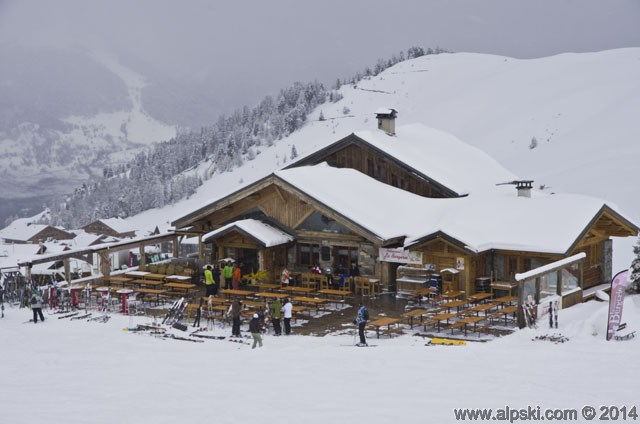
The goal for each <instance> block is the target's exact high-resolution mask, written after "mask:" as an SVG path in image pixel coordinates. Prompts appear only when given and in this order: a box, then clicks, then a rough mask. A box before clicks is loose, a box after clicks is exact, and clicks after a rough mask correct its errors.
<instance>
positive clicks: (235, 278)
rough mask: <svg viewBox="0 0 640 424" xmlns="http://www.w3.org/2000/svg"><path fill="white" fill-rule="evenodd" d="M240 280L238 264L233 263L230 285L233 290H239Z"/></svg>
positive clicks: (240, 274)
mask: <svg viewBox="0 0 640 424" xmlns="http://www.w3.org/2000/svg"><path fill="white" fill-rule="evenodd" d="M241 280H242V273H241V272H240V267H239V266H238V264H235V265H233V272H232V273H231V287H232V288H233V289H234V290H240V281H241Z"/></svg>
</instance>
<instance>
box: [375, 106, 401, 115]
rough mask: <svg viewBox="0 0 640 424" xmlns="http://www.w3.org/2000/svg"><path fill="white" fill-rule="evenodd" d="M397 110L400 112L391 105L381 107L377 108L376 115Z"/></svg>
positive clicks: (389, 113)
mask: <svg viewBox="0 0 640 424" xmlns="http://www.w3.org/2000/svg"><path fill="white" fill-rule="evenodd" d="M397 112H398V111H397V110H395V109H393V108H390V107H381V108H379V109H378V110H376V115H391V114H393V113H397Z"/></svg>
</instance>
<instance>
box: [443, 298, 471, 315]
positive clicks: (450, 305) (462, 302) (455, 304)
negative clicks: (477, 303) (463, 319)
mask: <svg viewBox="0 0 640 424" xmlns="http://www.w3.org/2000/svg"><path fill="white" fill-rule="evenodd" d="M466 304H468V302H467V301H466V300H453V301H451V302H442V303H441V305H440V306H442V307H443V308H445V309H446V310H447V312H449V310H450V309H451V308H456V312H460V307H461V306H464V305H466Z"/></svg>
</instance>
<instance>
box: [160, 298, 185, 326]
mask: <svg viewBox="0 0 640 424" xmlns="http://www.w3.org/2000/svg"><path fill="white" fill-rule="evenodd" d="M183 304H184V307H183ZM186 307H187V303H186V302H185V301H184V297H181V298H180V299H177V300H175V301H174V302H173V303H172V304H171V307H170V308H169V310H168V311H167V315H166V316H165V317H164V319H163V320H162V323H163V324H167V325H172V324H173V323H174V322H177V321H178V317H179V316H180V318H182V316H181V314H184V310H185V309H186Z"/></svg>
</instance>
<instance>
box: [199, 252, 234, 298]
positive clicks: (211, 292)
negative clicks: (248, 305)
mask: <svg viewBox="0 0 640 424" xmlns="http://www.w3.org/2000/svg"><path fill="white" fill-rule="evenodd" d="M221 277H224V286H225V287H224V288H225V289H234V290H239V289H240V281H241V280H242V272H241V271H240V267H239V266H238V264H236V263H234V264H232V263H231V262H230V261H229V262H226V263H225V265H224V267H223V268H222V269H220V267H219V266H218V265H206V266H205V267H204V285H205V288H206V292H205V296H215V295H216V294H217V293H218V288H219V287H220V286H221V285H222V278H221Z"/></svg>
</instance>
